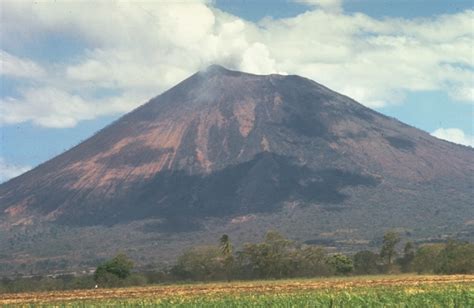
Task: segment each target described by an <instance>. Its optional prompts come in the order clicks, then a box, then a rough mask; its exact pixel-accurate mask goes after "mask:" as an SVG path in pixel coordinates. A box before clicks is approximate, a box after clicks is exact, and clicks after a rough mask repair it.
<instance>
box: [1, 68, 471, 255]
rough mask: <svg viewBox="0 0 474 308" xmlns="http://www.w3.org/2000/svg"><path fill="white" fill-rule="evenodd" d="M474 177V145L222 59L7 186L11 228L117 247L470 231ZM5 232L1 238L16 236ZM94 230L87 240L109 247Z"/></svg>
mask: <svg viewBox="0 0 474 308" xmlns="http://www.w3.org/2000/svg"><path fill="white" fill-rule="evenodd" d="M473 174H474V150H473V149H472V148H469V147H465V146H461V145H456V144H453V143H450V142H447V141H442V140H439V139H436V138H434V137H432V136H430V135H429V134H428V133H426V132H424V131H421V130H418V129H416V128H413V127H410V126H408V125H405V124H403V123H401V122H399V121H397V120H396V119H393V118H389V117H386V116H384V115H382V114H380V113H377V112H375V111H373V110H370V109H368V108H366V107H364V106H362V105H361V104H359V103H357V102H356V101H354V100H352V99H350V98H348V97H346V96H343V95H340V94H338V93H336V92H334V91H331V90H330V89H328V88H326V87H324V86H322V85H320V84H318V83H316V82H314V81H311V80H309V79H306V78H302V77H299V76H294V75H289V76H282V75H265V76H261V75H253V74H247V73H242V72H237V71H231V70H227V69H225V68H223V67H220V66H215V65H214V66H211V67H209V68H208V69H207V70H205V71H201V72H198V73H196V74H194V75H192V76H191V77H189V78H188V79H186V80H184V81H183V82H181V83H179V84H178V85H176V86H175V87H173V88H171V89H170V90H168V91H166V92H164V93H163V94H161V95H159V96H157V97H156V98H153V99H152V100H150V101H149V102H147V103H146V104H144V105H142V106H141V107H139V108H137V109H136V110H134V111H132V112H130V113H129V114H126V115H125V116H123V117H122V118H120V119H119V120H117V121H116V122H114V123H112V124H111V125H109V126H108V127H106V128H104V129H103V130H101V131H100V132H98V133H97V134H96V135H94V136H93V137H91V138H90V139H88V140H86V141H84V142H82V143H81V144H79V145H77V146H76V147H74V148H72V149H70V150H69V151H67V152H65V153H63V154H61V155H59V156H57V157H56V158H54V159H51V160H50V161H48V162H46V163H44V164H42V165H40V166H38V167H37V168H35V169H33V170H31V171H29V172H27V173H25V174H23V175H21V176H19V177H17V178H15V179H12V180H10V181H8V182H6V183H4V184H2V185H0V224H1V228H2V230H17V229H21V230H25V229H29V228H32V229H34V230H40V229H38V228H40V227H39V226H42V227H41V228H53V229H54V228H56V229H57V228H60V229H61V230H63V232H61V233H60V235H58V237H57V238H56V242H55V243H58V242H61V238H62V239H63V240H64V241H66V239H67V240H71V239H72V238H74V237H75V236H76V237H83V236H84V232H89V233H87V234H89V235H90V234H92V233H91V232H92V231H91V230H99V229H100V230H108V231H104V234H105V233H106V234H107V236H109V238H110V236H111V234H120V233H121V232H126V233H127V234H128V235H127V238H128V240H129V241H128V242H127V241H125V240H122V241H120V240H118V239H120V237H119V235H116V236H117V241H115V243H110V244H108V245H109V246H107V245H105V246H106V247H109V249H110V251H113V249H118V248H123V247H130V245H132V248H133V247H135V248H136V247H142V248H143V247H149V246H150V247H151V246H153V245H152V244H151V242H149V241H148V240H149V239H150V236H153V238H154V240H153V243H155V244H156V243H162V244H163V245H162V247H171V246H172V247H173V248H174V250H173V249H170V251H175V252H177V251H179V250H180V249H182V248H183V247H184V246H186V243H190V242H195V241H201V242H205V241H206V239H208V238H211V237H212V236H215V235H216V234H218V233H219V232H226V233H229V234H230V235H231V236H233V237H234V238H235V239H236V241H237V242H242V241H244V240H251V239H252V238H253V237H258V236H260V235H261V234H262V233H263V232H264V231H266V229H268V228H275V226H278V228H279V229H280V231H282V232H283V233H285V234H286V235H288V236H290V237H292V238H294V239H298V240H302V241H307V242H308V243H319V242H321V241H329V243H331V244H333V245H334V246H342V247H346V248H347V247H349V246H350V245H366V246H370V244H371V243H372V242H373V240H374V239H376V237H377V236H379V235H380V232H381V230H383V229H384V228H387V227H392V228H398V229H399V230H403V231H405V232H406V233H407V234H409V235H410V236H412V237H413V238H414V239H415V240H430V239H433V238H438V237H443V236H458V237H459V236H461V237H462V236H470V235H472V234H473V226H474V206H473V200H474V183H473V182H474V180H473ZM46 226H49V227H46ZM56 229H55V230H56ZM41 230H44V229H41ZM48 230H50V229H48ZM111 230H115V231H113V232H112V231H111ZM118 231H120V232H118ZM15 232H17V231H15ZM18 232H20V231H18ZM31 232H33V231H31ZM37 232H40V231H37ZM41 232H43V233H41ZM41 232H40V233H41V234H43V237H44V239H43V240H39V241H37V242H35V243H36V244H35V245H34V247H35V248H34V249H31V251H29V250H28V249H27V248H25V247H18V245H17V246H15V244H12V245H10V246H8V247H9V248H8V249H7V250H9V251H11V252H12V255H15V254H18V255H19V254H21V253H23V254H24V253H27V254H31V255H32V254H34V253H37V254H40V253H39V252H38V251H42V249H43V250H44V249H45V247H47V246H48V245H54V244H52V243H53V242H51V241H50V240H49V239H48V238H47V236H48V234H50V233H48V232H50V231H48V232H46V231H41ZM94 232H95V231H94ZM2 233H4V235H2V237H1V239H0V240H3V241H4V242H3V243H6V242H7V241H8V240H9V239H10V238H9V237H10V235H11V236H13V234H14V232H13V231H10V232H5V231H2ZM93 234H95V235H94V236H91V237H90V242H89V245H90V246H88V247H99V246H101V245H103V243H104V239H105V237H103V238H101V236H102V235H98V233H97V232H95V233H93ZM104 236H105V235H104ZM112 237H113V236H112ZM37 238H41V236H39V237H37ZM48 243H49V244H48ZM131 243H132V244H131ZM133 243H135V244H136V245H135V244H133ZM165 243H166V244H165ZM155 244H154V245H155ZM41 245H43V246H41ZM94 245H95V246H94ZM157 245H158V244H157ZM166 245H167V246H166ZM101 247H102V246H101ZM89 249H92V248H89ZM147 249H148V248H147ZM33 250H34V251H35V252H34V253H33V252H32V251H33ZM143 250H146V249H142V250H140V249H138V250H137V249H136V250H134V252H132V254H136V255H146V253H144V252H143ZM165 250H166V249H165ZM65 251H66V249H63V250H61V249H58V250H57V251H56V252H54V254H55V255H62V254H64V253H66V252H65ZM106 251H107V249H105V252H104V253H106ZM140 251H141V252H140ZM147 253H150V254H151V253H154V252H153V248H150V249H149V250H147ZM161 253H162V254H166V253H165V252H163V251H162V252H161ZM155 256H156V254H155ZM145 258H146V256H145Z"/></svg>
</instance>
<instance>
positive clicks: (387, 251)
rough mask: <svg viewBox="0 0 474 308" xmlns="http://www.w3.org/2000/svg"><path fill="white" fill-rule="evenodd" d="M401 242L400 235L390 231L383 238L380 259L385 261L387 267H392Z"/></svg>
mask: <svg viewBox="0 0 474 308" xmlns="http://www.w3.org/2000/svg"><path fill="white" fill-rule="evenodd" d="M399 242H400V235H399V234H398V233H397V232H395V231H388V232H386V233H385V235H384V236H383V243H382V249H381V250H380V257H381V258H382V259H383V260H384V261H385V264H386V265H387V267H389V268H390V267H391V265H392V263H393V259H394V257H395V256H396V254H397V252H396V250H395V248H396V246H397V244H398V243H399Z"/></svg>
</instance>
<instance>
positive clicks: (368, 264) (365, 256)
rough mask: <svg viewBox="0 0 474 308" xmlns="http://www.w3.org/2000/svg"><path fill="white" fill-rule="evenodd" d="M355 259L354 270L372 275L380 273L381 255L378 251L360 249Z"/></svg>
mask: <svg viewBox="0 0 474 308" xmlns="http://www.w3.org/2000/svg"><path fill="white" fill-rule="evenodd" d="M353 259H354V271H355V272H356V273H357V274H364V275H370V274H377V273H379V267H378V266H377V261H378V260H379V256H378V255H377V254H376V253H373V252H372V251H369V250H363V251H359V252H357V253H356V254H355V255H354V257H353Z"/></svg>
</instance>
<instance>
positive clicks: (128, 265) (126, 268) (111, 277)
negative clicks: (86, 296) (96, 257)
mask: <svg viewBox="0 0 474 308" xmlns="http://www.w3.org/2000/svg"><path fill="white" fill-rule="evenodd" d="M132 269H133V262H132V260H130V259H129V258H128V257H127V256H126V255H124V254H118V255H116V256H115V257H114V258H112V259H111V260H109V261H106V262H105V263H102V264H101V265H99V266H98V267H97V269H96V271H95V273H94V280H95V281H96V282H97V283H98V284H100V285H107V286H116V285H119V284H120V280H123V279H126V278H127V277H128V276H130V274H131V270H132Z"/></svg>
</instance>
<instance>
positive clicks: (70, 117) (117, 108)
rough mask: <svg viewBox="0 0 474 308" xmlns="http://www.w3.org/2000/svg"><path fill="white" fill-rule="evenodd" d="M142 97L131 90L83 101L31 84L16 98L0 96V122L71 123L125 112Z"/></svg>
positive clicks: (61, 126) (47, 125)
mask: <svg viewBox="0 0 474 308" xmlns="http://www.w3.org/2000/svg"><path fill="white" fill-rule="evenodd" d="M144 101H145V98H144V97H141V96H140V95H133V93H127V94H124V95H122V96H117V97H109V98H105V99H95V100H91V101H86V100H84V99H83V98H81V97H80V96H78V95H72V94H69V93H67V92H64V91H62V90H59V89H55V88H48V87H44V88H32V89H27V90H25V91H24V92H23V93H22V96H21V98H19V99H15V98H6V99H1V100H0V124H13V123H21V122H26V121H30V122H32V123H34V124H37V125H40V126H44V127H55V128H63V127H73V126H75V125H76V124H77V123H78V122H79V121H81V120H89V119H93V118H96V117H99V116H102V115H108V114H115V113H121V112H127V111H129V110H131V109H133V108H135V107H137V106H138V105H140V104H142V103H144Z"/></svg>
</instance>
